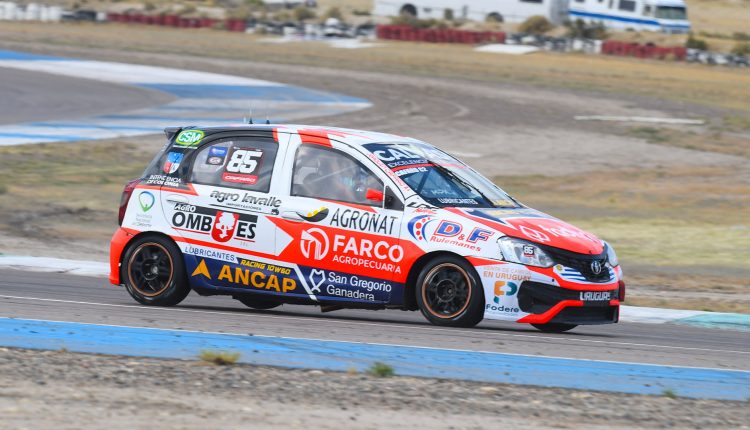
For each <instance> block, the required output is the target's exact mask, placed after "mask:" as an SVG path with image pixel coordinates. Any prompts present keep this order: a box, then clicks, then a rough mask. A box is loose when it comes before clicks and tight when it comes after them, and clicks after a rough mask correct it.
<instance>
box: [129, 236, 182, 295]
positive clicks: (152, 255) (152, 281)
mask: <svg viewBox="0 0 750 430" xmlns="http://www.w3.org/2000/svg"><path fill="white" fill-rule="evenodd" d="M122 264H123V268H122V270H123V275H124V276H123V279H124V280H125V288H126V289H127V290H128V293H130V296H131V297H133V298H134V299H135V300H136V301H137V302H138V303H141V304H144V305H152V306H174V305H176V304H178V303H180V302H181V301H182V300H184V299H185V297H187V295H188V294H189V293H190V286H189V285H188V281H187V276H185V263H184V262H183V261H182V253H181V252H180V249H179V248H177V245H175V244H174V243H173V242H172V241H170V240H168V239H165V238H163V237H159V236H145V237H141V238H138V239H136V240H135V241H133V243H132V244H131V245H130V246H129V247H128V250H127V251H126V252H125V256H124V257H123V259H122Z"/></svg>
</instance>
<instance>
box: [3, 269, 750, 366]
mask: <svg viewBox="0 0 750 430" xmlns="http://www.w3.org/2000/svg"><path fill="white" fill-rule="evenodd" d="M0 315H2V316H4V317H11V318H24V319H41V320H52V321H71V322H80V323H93V324H108V325H117V326H129V327H151V328H164V329H181V330H194V331H207V332H216V333H236V334H243V335H246V334H254V335H264V336H280V337H293V338H306V339H324V340H340V341H353V342H368V343H377V344H391V345H405V346H418V347H432V348H445V349H460V350H472V351H487V352H502V353H512V354H527V355H538V356H547V357H563V358H577V359H591V360H604V361H617V362H629V363H648V364H659V365H673V366H690V367H704V368H717V369H734V370H750V342H748V338H749V335H748V333H747V332H741V331H731V330H718V329H704V328H697V327H689V326H682V325H672V324H638V323H620V324H616V325H606V326H588V327H579V328H577V329H576V330H574V331H573V332H571V333H567V334H545V333H540V332H538V331H536V329H534V328H532V327H530V326H525V325H519V324H515V323H505V322H496V321H485V322H482V323H481V324H480V325H479V326H477V327H475V328H472V329H453V328H441V327H435V326H432V325H430V324H428V323H427V322H426V321H425V320H424V318H423V317H422V315H421V314H419V313H418V312H404V311H398V310H387V311H364V310H342V311H335V312H330V313H325V314H324V313H321V312H320V310H319V309H318V308H317V307H313V306H292V305H284V306H282V307H280V308H277V309H276V310H271V311H256V310H250V309H247V308H245V307H244V306H243V305H242V304H240V303H239V302H237V301H235V300H232V299H231V298H228V297H199V296H197V295H196V294H191V295H190V296H189V297H188V298H187V299H186V300H185V301H184V302H183V303H182V304H180V305H179V306H176V307H173V308H154V307H146V306H141V305H138V304H137V303H135V302H134V301H133V300H132V299H131V298H130V297H129V296H128V294H127V292H126V291H125V290H124V289H123V288H120V287H115V286H111V285H109V283H108V281H107V280H106V279H104V278H93V277H82V276H74V275H65V274H56V273H37V272H23V271H17V270H0Z"/></svg>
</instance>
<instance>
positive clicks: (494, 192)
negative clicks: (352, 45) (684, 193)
mask: <svg viewBox="0 0 750 430" xmlns="http://www.w3.org/2000/svg"><path fill="white" fill-rule="evenodd" d="M165 131H166V133H167V136H168V138H169V142H168V144H167V145H166V146H165V147H164V149H162V151H161V152H160V153H159V154H158V155H157V156H156V157H155V158H154V160H153V162H152V163H151V164H150V165H149V167H148V168H147V169H146V171H145V172H144V175H143V177H142V178H140V179H137V180H135V181H132V182H130V183H129V184H128V185H127V186H126V188H125V191H124V193H123V197H122V204H121V207H120V225H121V227H120V228H119V229H118V230H117V232H116V233H115V235H114V237H113V238H112V243H111V253H110V262H111V275H110V281H111V282H112V283H113V284H116V285H120V284H124V285H125V287H126V288H127V290H128V292H129V293H130V295H131V296H132V297H133V298H134V299H135V300H137V301H138V302H140V303H143V304H147V305H159V306H170V305H175V304H177V303H179V302H180V301H182V300H183V299H184V298H185V297H186V296H187V294H188V293H189V292H190V290H191V289H192V290H195V291H196V292H197V293H198V294H201V295H214V294H225V295H231V296H232V297H234V298H235V299H237V300H239V301H241V302H242V303H244V304H245V305H247V306H249V307H251V308H255V309H270V308H273V307H276V306H279V305H281V304H283V303H295V304H313V305H319V306H321V308H322V309H323V310H334V309H340V308H368V309H382V308H397V309H408V310H416V309H419V310H421V311H422V313H423V314H424V316H425V317H426V318H427V319H428V320H429V321H430V322H432V323H434V324H438V325H446V326H465V327H466V326H473V325H475V324H477V323H478V322H480V321H481V320H482V319H483V318H488V319H499V320H510V321H517V322H521V323H531V324H533V325H534V326H536V327H537V328H539V329H541V330H544V331H553V332H560V331H566V330H569V329H571V328H573V327H575V326H576V325H579V324H605V323H614V322H617V320H618V313H619V304H620V301H621V300H623V298H624V294H625V284H624V282H623V281H622V270H621V268H620V266H619V264H618V261H617V257H616V255H615V252H614V250H613V249H612V247H610V246H609V245H608V244H607V243H606V242H604V241H602V240H600V239H598V238H597V237H596V236H594V235H593V234H590V233H587V232H585V231H583V230H580V229H578V228H576V227H574V226H572V225H570V224H567V223H565V222H563V221H560V220H558V219H556V218H553V217H550V216H549V215H546V214H544V213H541V212H539V211H536V210H534V209H531V208H529V207H526V206H524V205H522V204H521V203H519V202H517V201H516V200H515V199H513V198H512V197H510V196H509V195H508V194H506V193H505V192H504V191H503V190H501V189H500V188H498V187H497V186H495V185H494V184H493V183H492V182H490V181H489V180H487V179H486V178H484V177H483V176H482V175H480V174H479V173H477V172H476V171H474V170H473V169H471V168H470V167H468V166H467V165H466V164H464V163H462V162H461V161H459V160H457V159H456V158H454V157H452V156H451V155H449V154H447V153H445V152H443V151H441V150H439V149H437V148H435V147H434V146H432V145H429V144H427V143H424V142H421V141H418V140H414V139H410V138H405V137H401V136H394V135H387V134H380V133H372V132H365V131H358V130H347V129H337V128H320V127H308V126H294V125H243V126H236V127H210V128H195V127H188V128H170V129H167V130H165Z"/></svg>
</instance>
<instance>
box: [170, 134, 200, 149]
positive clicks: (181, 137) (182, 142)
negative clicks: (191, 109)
mask: <svg viewBox="0 0 750 430" xmlns="http://www.w3.org/2000/svg"><path fill="white" fill-rule="evenodd" d="M205 135H206V133H205V132H203V131H202V130H183V131H181V132H180V134H178V135H177V138H176V139H175V141H174V143H175V145H177V146H183V147H188V148H192V147H194V146H197V145H198V144H199V143H201V140H203V136H205Z"/></svg>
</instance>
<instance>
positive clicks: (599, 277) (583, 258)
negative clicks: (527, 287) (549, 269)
mask: <svg viewBox="0 0 750 430" xmlns="http://www.w3.org/2000/svg"><path fill="white" fill-rule="evenodd" d="M542 248H543V249H544V251H545V252H546V253H547V254H549V256H550V257H552V259H553V260H554V261H555V263H558V264H562V265H563V266H565V267H570V268H572V269H575V270H577V271H579V272H581V274H582V275H583V276H584V277H585V278H586V280H587V281H589V282H609V281H610V280H611V277H610V271H609V266H608V265H607V251H606V250H605V251H604V252H602V253H601V254H598V255H586V254H578V253H576V252H570V251H565V250H563V249H560V248H553V247H551V246H542ZM594 261H597V262H598V263H599V265H600V267H601V271H600V272H599V273H598V274H596V273H594V271H593V270H592V268H591V264H592V263H593V262H594Z"/></svg>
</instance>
